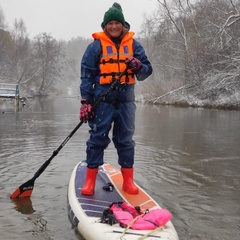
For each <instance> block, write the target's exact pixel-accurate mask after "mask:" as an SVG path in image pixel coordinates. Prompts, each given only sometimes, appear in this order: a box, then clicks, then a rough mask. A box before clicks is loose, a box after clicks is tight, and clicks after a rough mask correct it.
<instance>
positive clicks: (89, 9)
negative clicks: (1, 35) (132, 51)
mask: <svg viewBox="0 0 240 240" xmlns="http://www.w3.org/2000/svg"><path fill="white" fill-rule="evenodd" d="M114 2H115V1H114V0H0V7H1V8H2V11H3V13H4V16H5V21H6V22H7V24H8V26H9V27H10V28H12V26H13V23H14V20H15V19H18V20H19V19H20V18H22V19H23V21H24V22H25V24H26V27H27V32H28V33H29V36H30V38H32V37H34V36H36V35H37V34H39V33H42V32H46V33H48V34H51V35H52V36H53V37H54V38H56V39H58V40H60V39H63V40H70V39H71V38H72V37H78V36H81V37H85V38H91V34H92V33H93V32H96V31H100V30H101V27H100V25H101V22H102V20H103V15H104V13H105V12H106V11H107V10H108V8H109V7H111V6H112V4H113V3H114ZM116 2H118V3H120V4H121V6H122V9H123V13H124V17H125V20H126V21H128V22H129V23H130V25H131V30H132V31H134V32H135V33H136V34H137V32H139V30H140V27H141V24H142V22H143V20H144V18H143V14H147V15H150V14H151V13H152V12H154V10H155V9H156V8H157V1H156V0H118V1H116Z"/></svg>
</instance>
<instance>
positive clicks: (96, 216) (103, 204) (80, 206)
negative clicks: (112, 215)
mask: <svg viewBox="0 0 240 240" xmlns="http://www.w3.org/2000/svg"><path fill="white" fill-rule="evenodd" d="M86 167H87V164H86V162H85V161H82V162H80V163H78V164H77V165H76V167H75V169H74V170H73V173H72V177H71V179H70V182H69V190H68V215H69V218H70V220H71V222H72V224H73V225H74V226H75V227H76V228H78V229H80V230H79V232H80V233H81V230H82V229H81V227H79V226H80V225H81V224H85V223H86V222H88V221H89V224H92V228H91V227H90V230H89V231H94V229H96V234H100V233H101V231H102V233H103V235H104V232H103V231H106V232H107V231H112V233H113V232H114V231H115V234H116V235H119V233H121V232H123V231H124V229H123V228H121V227H118V228H117V229H116V228H115V230H113V227H112V226H110V225H109V224H106V223H101V224H102V225H101V226H99V225H98V226H97V222H98V224H99V223H100V219H101V216H102V214H103V212H104V210H106V209H107V208H109V206H110V205H111V204H112V203H113V202H126V203H128V204H130V205H132V206H139V207H140V208H141V210H142V211H146V210H151V209H154V208H160V206H159V205H158V203H157V202H156V201H155V200H154V199H152V198H151V196H149V195H148V194H147V193H146V192H145V191H144V190H143V189H141V188H140V187H139V186H138V187H139V193H138V194H137V195H131V194H128V193H126V192H124V191H123V190H122V183H123V178H122V174H121V172H120V171H119V170H118V169H117V168H115V167H113V166H112V165H110V164H107V163H106V164H104V165H102V166H100V167H99V170H98V175H97V179H96V185H95V191H94V194H93V195H90V196H89V195H82V194H81V188H82V186H83V185H84V183H85V178H86ZM108 183H111V184H112V185H113V191H106V190H104V189H103V187H104V186H106V185H107V184H108ZM169 226H170V228H171V231H170V232H173V237H172V238H169V237H167V238H164V237H162V236H161V239H162V240H165V239H168V240H178V237H177V233H176V232H175V229H174V227H173V225H172V223H169ZM99 228H100V230H99ZM104 229H107V230H104ZM85 231H87V230H85V228H84V234H85V236H86V234H87V233H85ZM97 231H99V233H97ZM129 231H130V233H131V232H132V233H131V234H132V235H131V236H128V235H127V234H126V236H128V238H125V236H124V239H138V238H137V237H135V238H133V236H134V234H135V235H136V236H137V235H138V233H141V232H143V231H146V230H138V231H137V232H136V231H135V232H134V231H133V230H132V229H131V230H129ZM129 231H128V234H129ZM106 232H105V233H106ZM117 232H119V233H117ZM81 234H82V233H81ZM84 234H83V235H84ZM91 234H92V233H91ZM91 234H90V235H91ZM90 235H89V236H90ZM140 235H141V234H140ZM89 236H88V238H89V239H87V240H90V239H98V237H97V238H92V237H89ZM91 236H92V235H91ZM156 238H159V236H155V237H154V238H147V239H156ZM99 239H104V237H102V238H101V237H100V236H99ZM106 239H121V238H116V236H115V235H113V236H111V238H109V237H108V238H106Z"/></svg>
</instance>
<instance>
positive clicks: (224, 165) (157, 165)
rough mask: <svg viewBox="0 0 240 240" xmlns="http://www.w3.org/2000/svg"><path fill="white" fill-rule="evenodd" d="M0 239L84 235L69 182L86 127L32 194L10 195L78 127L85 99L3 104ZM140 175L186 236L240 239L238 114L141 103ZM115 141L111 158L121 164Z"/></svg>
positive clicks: (60, 239) (191, 239)
mask: <svg viewBox="0 0 240 240" xmlns="http://www.w3.org/2000/svg"><path fill="white" fill-rule="evenodd" d="M0 110H1V112H0V174H1V182H0V233H1V235H0V236H1V237H0V239H4V240H13V239H20V240H21V239H24V240H32V239H36V240H38V239H42V240H46V239H54V240H76V239H82V238H81V236H79V235H78V234H77V233H75V232H74V230H73V229H72V226H71V223H70V221H69V219H68V216H67V187H68V181H69V178H70V174H71V172H72V170H73V168H74V166H75V165H76V164H77V163H78V162H79V161H80V160H83V159H84V158H85V142H86V140H87V139H88V126H87V124H84V125H82V127H81V128H80V129H79V130H78V131H77V132H76V133H75V134H74V135H73V136H72V138H71V139H70V140H69V142H68V143H67V144H66V145H65V146H64V148H63V149H62V150H61V151H60V152H59V154H58V155H57V156H56V157H55V158H54V159H53V160H52V162H51V164H50V165H49V166H48V168H47V169H46V170H45V171H44V172H43V173H42V175H41V176H40V177H39V178H37V179H36V181H35V185H34V190H33V193H32V196H31V198H30V199H23V200H22V201H21V202H20V201H13V200H11V199H10V198H9V196H10V194H11V193H12V192H13V191H15V189H16V188H17V187H19V186H20V185H21V184H23V183H24V182H26V181H27V180H30V179H31V178H32V176H33V175H34V173H35V172H36V171H37V170H38V168H39V167H40V166H41V165H42V164H43V163H44V162H45V161H46V160H47V159H48V158H49V157H50V156H51V155H52V153H53V151H54V150H56V149H57V148H58V147H59V146H60V144H61V143H62V142H63V141H64V139H65V138H66V137H67V136H68V135H69V134H70V132H71V131H72V130H73V129H74V127H75V126H76V125H77V124H78V121H79V120H78V119H79V99H74V98H47V99H46V98H45V99H34V100H30V101H27V102H26V105H25V106H24V107H23V108H21V109H20V111H19V112H14V111H13V109H12V108H11V107H10V106H8V105H6V104H1V105H0ZM135 141H136V156H135V180H136V182H137V183H138V184H139V185H140V186H142V187H143V188H144V189H145V190H146V191H147V192H148V193H149V194H150V195H151V196H153V197H154V199H155V200H156V201H157V202H158V203H159V204H160V205H161V206H162V207H164V208H167V209H168V210H169V211H170V212H172V214H173V219H172V222H173V224H174V226H175V228H176V230H177V232H178V234H179V238H180V240H198V239H201V240H239V239H240V204H239V200H240V188H239V183H240V174H239V173H240V164H239V162H240V150H239V147H240V111H227V110H210V109H202V108H175V107H161V106H149V105H142V104H138V105H137V113H136V134H135ZM116 159H117V156H116V151H115V149H114V147H113V144H112V143H111V144H110V145H109V148H108V149H107V150H106V152H105V161H106V162H109V163H111V164H113V165H114V166H116V167H118V165H117V160H116Z"/></svg>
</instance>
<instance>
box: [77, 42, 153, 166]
mask: <svg viewBox="0 0 240 240" xmlns="http://www.w3.org/2000/svg"><path fill="white" fill-rule="evenodd" d="M133 52H134V55H133V56H134V57H136V58H138V59H139V60H140V61H141V63H142V68H141V71H140V73H138V74H136V78H137V80H139V81H142V80H144V79H146V78H147V77H148V76H149V75H151V73H152V66H151V64H150V62H149V60H148V59H147V57H146V55H145V52H144V49H143V47H142V46H141V44H140V43H139V42H138V41H136V40H134V41H133ZM100 58H101V43H100V40H95V41H93V42H92V43H91V44H90V45H89V46H88V47H87V49H86V51H85V53H84V55H83V58H82V62H81V85H80V93H81V96H82V98H84V99H87V100H88V101H95V100H97V99H98V98H99V97H101V96H102V95H103V94H104V93H105V91H106V90H107V89H109V87H110V84H99V74H100V71H99V63H100ZM135 111H136V106H135V95H134V84H121V85H120V86H116V87H115V88H114V89H113V90H112V91H111V92H109V93H108V94H107V96H106V97H105V98H104V100H103V101H102V102H101V103H100V104H99V105H98V106H97V107H96V109H95V111H94V118H93V119H91V120H89V122H88V123H89V126H90V128H91V130H90V131H89V133H90V138H89V139H88V141H87V150H86V153H87V159H86V161H87V164H88V168H97V167H98V166H100V165H102V164H103V163H104V161H103V154H104V149H106V148H107V146H108V144H109V143H110V138H109V132H110V130H111V128H112V127H113V129H112V131H113V132H112V133H113V135H112V140H113V143H114V146H115V148H116V149H117V153H118V163H119V165H120V166H121V167H122V168H131V167H133V164H134V147H135V142H134V140H133V139H132V138H133V134H134V131H135ZM112 125H113V126H112Z"/></svg>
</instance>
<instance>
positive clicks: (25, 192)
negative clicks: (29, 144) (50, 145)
mask: <svg viewBox="0 0 240 240" xmlns="http://www.w3.org/2000/svg"><path fill="white" fill-rule="evenodd" d="M127 70H128V67H126V69H125V70H124V71H123V72H122V73H121V74H120V75H119V76H118V79H116V80H115V81H113V82H112V83H111V85H110V87H109V88H108V89H107V90H106V91H105V92H104V93H103V95H102V96H101V97H99V98H98V99H97V101H96V102H95V103H94V104H93V109H95V108H96V107H97V106H98V104H99V103H100V102H101V101H102V100H103V99H104V98H105V97H106V95H107V94H108V93H109V92H111V91H112V89H113V88H114V87H115V85H117V84H119V83H120V79H121V77H122V76H123V75H124V74H125V73H126V72H127ZM82 124H83V122H82V121H81V122H79V123H78V125H77V126H76V127H75V128H74V129H73V130H72V132H71V133H70V134H69V135H68V136H67V138H66V139H65V140H64V141H63V142H62V144H61V145H60V146H59V147H58V148H57V149H56V150H55V151H54V152H53V154H52V156H51V157H50V158H49V159H48V160H47V161H45V162H44V163H43V165H42V166H41V167H40V168H39V169H38V170H37V172H36V173H35V174H34V176H33V177H32V178H31V179H30V180H28V181H27V182H25V183H24V184H22V185H21V186H20V187H18V188H17V189H16V190H15V191H14V192H13V193H12V194H11V196H10V198H12V199H14V198H23V197H30V196H31V194H32V191H33V187H34V183H35V180H36V179H37V178H38V177H39V176H40V175H41V174H42V173H43V172H44V170H45V169H46V168H47V166H48V165H49V164H50V162H51V161H52V159H53V158H54V157H55V156H57V154H58V153H59V151H60V150H61V149H62V148H63V147H64V145H65V144H66V143H67V142H68V141H69V140H70V138H71V137H72V136H73V134H74V133H75V132H76V131H77V130H78V129H79V128H80V127H81V126H82Z"/></svg>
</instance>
